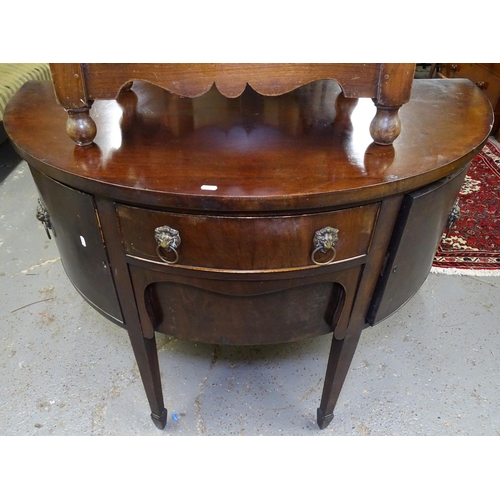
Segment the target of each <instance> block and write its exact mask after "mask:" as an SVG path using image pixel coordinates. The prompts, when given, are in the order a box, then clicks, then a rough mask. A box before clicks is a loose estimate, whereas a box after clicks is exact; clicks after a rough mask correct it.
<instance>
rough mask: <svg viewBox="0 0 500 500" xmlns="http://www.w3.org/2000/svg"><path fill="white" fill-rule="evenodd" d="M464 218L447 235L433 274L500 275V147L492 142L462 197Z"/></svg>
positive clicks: (470, 174) (471, 172)
mask: <svg viewBox="0 0 500 500" xmlns="http://www.w3.org/2000/svg"><path fill="white" fill-rule="evenodd" d="M458 206H459V208H460V219H459V220H458V221H456V222H455V224H454V225H453V226H452V229H451V231H450V233H449V234H446V232H445V234H443V239H442V240H441V243H440V244H439V248H438V251H437V253H436V256H435V257H434V263H433V266H432V272H434V273H444V274H462V275H469V276H470V275H472V276H488V275H489V276H493V275H496V276H500V148H499V147H498V146H497V145H496V144H495V143H493V142H492V141H491V140H489V141H488V142H487V143H486V145H485V146H484V148H483V150H482V152H481V153H479V154H478V155H477V156H476V157H475V158H474V159H473V160H472V163H471V166H470V168H469V171H468V173H467V177H466V178H465V182H464V184H463V186H462V189H461V190H460V194H459V196H458Z"/></svg>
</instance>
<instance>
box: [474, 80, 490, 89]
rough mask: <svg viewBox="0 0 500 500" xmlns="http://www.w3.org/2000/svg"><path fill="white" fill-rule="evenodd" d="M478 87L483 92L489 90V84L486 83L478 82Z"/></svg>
mask: <svg viewBox="0 0 500 500" xmlns="http://www.w3.org/2000/svg"><path fill="white" fill-rule="evenodd" d="M476 87H477V88H479V89H481V90H484V89H486V88H488V84H487V83H486V82H476Z"/></svg>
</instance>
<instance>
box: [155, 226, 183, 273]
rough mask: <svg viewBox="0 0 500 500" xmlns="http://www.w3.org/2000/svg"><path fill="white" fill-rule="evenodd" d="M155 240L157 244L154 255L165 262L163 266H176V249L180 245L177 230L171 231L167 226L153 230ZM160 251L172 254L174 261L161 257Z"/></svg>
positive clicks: (177, 258) (177, 256) (177, 255)
mask: <svg viewBox="0 0 500 500" xmlns="http://www.w3.org/2000/svg"><path fill="white" fill-rule="evenodd" d="M155 240H156V243H157V247H156V254H157V255H158V257H159V258H160V259H161V260H162V261H163V262H165V264H171V265H172V264H176V263H177V262H178V260H179V253H178V252H177V248H178V247H179V245H180V244H181V237H180V235H179V231H177V229H173V228H171V227H169V226H161V227H157V228H156V229H155ZM162 250H164V251H165V252H173V253H174V256H175V257H174V259H173V260H168V259H166V258H165V257H164V256H163V255H162Z"/></svg>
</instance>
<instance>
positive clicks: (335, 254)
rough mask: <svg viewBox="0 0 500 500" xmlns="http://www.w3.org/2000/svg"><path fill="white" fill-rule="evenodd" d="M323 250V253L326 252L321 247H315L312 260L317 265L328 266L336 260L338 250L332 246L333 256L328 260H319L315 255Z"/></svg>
mask: <svg viewBox="0 0 500 500" xmlns="http://www.w3.org/2000/svg"><path fill="white" fill-rule="evenodd" d="M320 250H321V252H323V253H326V252H325V251H323V250H322V249H321V248H315V249H314V251H313V253H312V254H311V260H312V261H313V262H314V263H315V264H316V265H317V266H327V265H328V264H331V263H332V262H333V261H334V260H335V257H336V256H337V250H335V248H331V250H332V252H333V255H332V256H331V258H330V259H329V260H327V261H326V262H318V261H317V260H316V259H315V258H314V256H315V255H316V253H317V252H319V251H320Z"/></svg>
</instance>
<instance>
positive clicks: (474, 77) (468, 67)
mask: <svg viewBox="0 0 500 500" xmlns="http://www.w3.org/2000/svg"><path fill="white" fill-rule="evenodd" d="M434 71H435V72H434ZM434 75H435V76H437V77H440V78H467V79H469V80H470V81H471V82H472V83H474V84H475V85H477V87H478V88H480V89H481V90H482V91H483V92H484V93H485V95H486V97H487V98H488V100H489V101H490V103H491V105H492V107H493V111H494V114H495V122H494V124H493V129H492V134H497V135H496V138H497V140H500V130H499V129H500V63H440V64H436V65H435V67H434V70H433V72H432V75H431V76H434Z"/></svg>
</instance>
